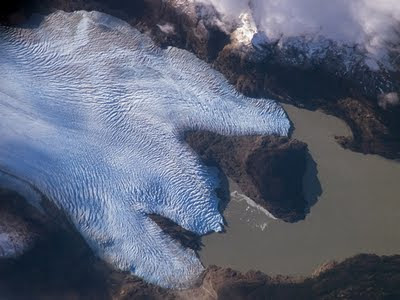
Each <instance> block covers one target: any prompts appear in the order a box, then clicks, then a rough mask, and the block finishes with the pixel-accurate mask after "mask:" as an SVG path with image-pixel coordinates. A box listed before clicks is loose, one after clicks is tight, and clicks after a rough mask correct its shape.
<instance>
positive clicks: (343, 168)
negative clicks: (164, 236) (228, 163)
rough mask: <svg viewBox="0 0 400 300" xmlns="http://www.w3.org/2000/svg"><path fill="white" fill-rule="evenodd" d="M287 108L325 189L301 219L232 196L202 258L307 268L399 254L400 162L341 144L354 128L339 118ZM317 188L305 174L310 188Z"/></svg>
mask: <svg viewBox="0 0 400 300" xmlns="http://www.w3.org/2000/svg"><path fill="white" fill-rule="evenodd" d="M285 109H286V110H287V112H288V114H289V116H290V118H291V120H292V121H293V123H294V126H295V131H294V138H297V139H299V140H302V141H304V142H306V143H307V144H308V146H309V150H310V153H311V155H312V157H313V159H314V160H315V162H316V164H317V166H316V168H317V171H318V178H319V180H320V184H321V188H322V194H321V196H320V197H319V198H318V201H317V203H316V204H315V205H314V206H313V207H312V208H311V212H310V214H309V215H308V216H307V218H306V220H304V221H300V222H298V223H295V224H289V223H285V222H283V221H280V220H273V219H271V218H270V217H268V216H266V215H265V214H263V213H262V212H260V211H259V210H257V209H255V208H253V207H251V206H249V205H248V204H247V203H246V202H245V201H241V200H240V199H241V197H237V196H236V197H233V199H232V201H231V202H230V203H229V205H228V207H227V209H226V211H225V212H224V216H225V218H226V221H227V223H228V226H227V228H226V233H223V234H212V235H208V236H206V237H204V238H203V243H204V245H205V246H204V248H203V250H202V251H201V253H200V257H201V260H202V261H203V263H204V264H206V265H208V264H218V265H221V266H230V267H233V268H235V269H238V270H241V271H248V270H250V269H258V270H261V271H264V272H267V273H269V274H296V275H308V274H310V273H312V271H313V270H314V269H315V268H317V267H318V266H319V265H320V264H322V263H324V262H326V261H329V260H333V259H335V260H341V259H344V258H346V257H349V256H352V255H355V254H358V253H361V252H362V253H377V254H380V255H390V254H396V253H400V232H399V230H398V222H399V217H400V197H399V195H400V184H399V182H398V179H399V178H400V163H398V162H395V161H390V160H387V159H384V158H381V157H379V156H376V155H364V154H360V153H355V152H352V151H349V150H345V149H343V148H342V147H340V146H339V145H338V144H337V143H336V142H335V140H334V136H335V135H349V134H350V130H349V128H348V127H347V126H346V124H345V123H344V122H342V121H341V120H339V119H337V118H335V117H332V116H328V115H326V114H324V113H322V112H319V111H316V112H311V111H307V110H303V109H298V108H295V107H293V106H290V105H286V106H285ZM309 163H310V164H312V162H309ZM315 188H316V187H315V182H309V181H308V179H307V177H306V178H305V189H306V191H308V192H311V193H314V192H315ZM235 189H236V187H234V186H233V187H232V188H231V190H232V191H233V190H235Z"/></svg>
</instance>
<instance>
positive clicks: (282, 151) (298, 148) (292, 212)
mask: <svg viewBox="0 0 400 300" xmlns="http://www.w3.org/2000/svg"><path fill="white" fill-rule="evenodd" d="M185 139H186V141H187V142H188V144H189V145H190V146H191V147H192V148H193V149H194V150H195V151H196V152H197V153H198V154H199V155H200V157H201V158H202V159H203V160H204V161H205V163H206V164H211V165H217V166H218V167H219V168H221V170H222V171H223V172H224V174H225V175H226V176H227V177H229V178H231V179H233V180H234V181H235V182H236V183H237V184H238V186H239V187H240V189H241V190H242V191H243V193H244V194H246V195H247V196H248V197H250V198H251V199H253V200H254V201H255V202H257V203H258V204H259V205H261V206H263V207H265V208H266V209H267V210H268V211H269V212H271V213H272V214H273V215H274V216H276V217H278V218H280V219H282V220H285V221H287V222H295V221H298V220H301V219H304V217H305V214H306V213H307V209H308V202H307V201H306V200H305V198H304V193H303V181H302V180H303V175H304V172H305V170H306V158H307V154H308V150H307V145H306V144H304V143H303V142H300V141H298V140H294V139H289V138H286V137H278V136H240V137H239V136H222V135H218V134H215V133H211V132H188V133H187V134H186V137H185Z"/></svg>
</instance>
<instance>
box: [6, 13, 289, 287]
mask: <svg viewBox="0 0 400 300" xmlns="http://www.w3.org/2000/svg"><path fill="white" fill-rule="evenodd" d="M289 127H290V123H289V120H288V118H287V116H286V114H285V112H284V111H283V109H282V108H281V107H280V106H279V105H278V104H276V103H275V102H274V101H271V100H266V99H259V100H254V99H250V98H246V97H244V96H242V95H239V94H238V93H237V92H235V90H234V89H233V87H232V86H230V85H229V84H228V83H227V81H226V80H225V79H224V78H223V76H222V75H221V74H219V73H218V72H216V71H215V70H213V69H212V68H210V66H209V65H207V64H206V63H204V62H202V61H200V60H199V59H197V58H196V57H195V56H194V55H192V54H190V53H188V52H186V51H184V50H180V49H176V48H168V49H164V50H163V49H160V48H158V47H156V46H155V45H154V44H153V43H152V42H151V40H150V39H149V38H148V37H147V36H146V35H143V34H141V33H139V32H138V31H137V30H135V29H133V28H132V27H130V26H129V25H128V24H127V23H125V22H123V21H121V20H119V19H116V18H114V17H111V16H108V15H105V14H102V13H98V12H84V11H79V12H74V13H65V12H60V11H59V12H55V13H53V14H51V15H49V16H47V17H45V18H44V19H43V21H42V22H41V24H40V25H39V26H37V27H32V28H23V29H15V28H7V27H0V168H1V169H3V170H5V171H6V172H8V173H9V174H13V175H14V176H17V177H19V178H21V179H23V180H24V181H26V182H29V184H31V185H33V186H35V187H36V188H37V189H39V190H40V191H41V192H42V193H44V194H45V195H46V196H47V197H48V198H49V199H51V200H52V201H54V202H55V204H56V205H57V207H59V208H60V209H61V210H63V211H64V212H65V213H66V214H67V215H68V217H69V218H70V220H71V221H72V223H73V224H74V225H75V226H76V228H77V230H78V231H79V232H80V233H81V234H82V236H83V237H84V238H85V239H86V241H87V242H88V244H89V246H90V247H91V248H92V249H93V250H94V251H95V253H96V254H97V255H99V256H100V257H101V258H103V259H105V260H107V261H109V262H111V263H113V264H114V265H115V266H116V267H118V268H120V269H122V270H129V271H131V272H132V273H133V274H135V275H137V276H140V277H142V278H144V279H145V280H147V281H149V282H151V283H155V284H159V285H161V286H164V287H177V288H183V287H187V286H189V285H190V284H191V283H192V282H193V281H194V280H195V279H196V278H197V277H198V275H199V274H200V273H201V272H202V270H203V267H202V265H201V263H200V262H199V260H198V258H197V257H196V255H195V253H194V252H193V251H192V250H188V249H184V248H182V247H181V246H180V245H179V244H178V243H176V242H175V241H173V240H172V239H171V238H170V237H169V236H167V235H165V234H164V233H163V232H162V231H161V229H160V228H159V227H158V226H157V225H156V224H155V223H153V222H152V221H151V219H149V218H148V217H147V215H148V214H149V213H156V214H160V215H163V216H165V217H167V218H169V219H171V220H173V221H174V222H176V223H177V224H179V225H181V226H182V227H184V228H185V229H188V230H191V231H193V232H195V233H197V234H205V233H207V232H210V231H219V230H221V228H222V226H223V219H222V216H221V215H220V213H219V211H218V199H217V197H216V194H215V192H214V190H215V188H216V187H217V185H218V182H217V179H216V176H213V174H212V172H211V171H210V170H209V169H207V167H206V166H204V165H202V163H201V162H200V161H199V159H198V158H197V156H196V155H195V153H194V152H193V151H192V150H191V149H190V148H189V147H188V146H187V145H186V144H185V142H184V141H183V133H184V131H186V130H197V129H202V130H210V131H214V132H218V133H220V134H226V135H245V134H280V135H286V134H287V133H288V130H289ZM0 178H1V176H0Z"/></svg>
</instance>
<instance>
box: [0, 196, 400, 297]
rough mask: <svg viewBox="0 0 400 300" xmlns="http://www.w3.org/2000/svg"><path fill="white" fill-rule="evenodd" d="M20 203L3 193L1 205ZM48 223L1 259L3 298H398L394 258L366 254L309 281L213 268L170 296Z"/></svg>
mask: <svg viewBox="0 0 400 300" xmlns="http://www.w3.org/2000/svg"><path fill="white" fill-rule="evenodd" d="M18 197H19V196H18V195H17V194H15V193H13V192H10V191H6V190H1V201H2V202H3V201H8V200H12V199H16V198H18ZM12 207H13V206H10V207H9V208H3V210H2V212H4V211H8V212H10V211H11V210H12ZM14 208H15V206H14ZM24 222H26V224H28V222H32V221H29V220H24ZM47 224H48V225H49V224H50V223H47ZM51 224H52V227H51V230H50V231H43V228H42V229H41V230H39V231H37V232H38V233H40V236H41V238H40V239H39V240H37V241H36V243H35V245H34V246H33V247H32V248H31V249H30V250H29V251H27V252H25V253H24V254H23V255H22V256H21V257H19V258H18V259H14V258H8V259H4V258H3V259H0V292H1V296H2V299H9V300H13V299H85V300H86V299H307V300H310V299H363V300H365V299H398V298H399V297H400V290H399V286H400V275H399V274H400V256H398V255H397V256H388V257H385V256H382V257H379V256H376V255H366V254H364V255H358V256H355V257H352V258H349V259H347V260H345V261H343V262H340V263H336V262H329V263H326V264H324V265H322V266H321V267H320V268H319V269H318V270H316V271H315V272H314V274H313V275H312V276H310V277H307V278H296V277H287V276H276V277H270V276H268V275H265V274H263V273H261V272H256V271H251V272H247V273H240V272H237V271H234V270H231V269H226V268H221V267H217V266H211V267H208V268H207V269H206V270H205V271H204V273H203V275H202V278H200V280H199V282H198V284H197V285H196V286H195V287H193V288H192V289H188V290H168V289H163V288H160V287H157V286H154V285H151V284H148V283H146V282H144V281H143V280H141V279H139V278H137V277H134V276H131V275H129V274H126V273H123V272H119V271H116V270H114V269H112V268H111V267H110V266H108V265H107V264H105V263H104V262H102V261H100V260H99V259H97V258H96V257H95V256H94V255H93V254H92V252H91V251H90V249H89V247H88V246H87V245H86V244H85V242H84V241H83V239H82V238H81V237H80V235H79V234H77V232H75V231H74V230H72V229H71V228H66V227H60V226H58V225H56V223H54V222H52V223H51ZM47 228H49V227H47ZM170 228H171V227H170ZM171 235H172V236H173V234H171Z"/></svg>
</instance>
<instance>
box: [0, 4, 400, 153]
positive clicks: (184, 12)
mask: <svg viewBox="0 0 400 300" xmlns="http://www.w3.org/2000/svg"><path fill="white" fill-rule="evenodd" d="M2 5H4V8H2V10H1V11H2V12H3V13H2V16H0V19H1V20H2V22H3V23H8V24H10V23H11V24H13V23H14V24H15V23H21V22H22V21H23V20H25V19H26V18H27V17H28V16H30V15H31V13H32V12H38V13H44V14H46V13H48V12H50V11H52V10H54V9H62V10H66V11H73V10H79V9H85V10H99V11H102V12H106V13H109V14H112V15H115V16H117V17H119V18H122V19H124V20H126V21H128V22H129V23H130V24H132V25H133V26H135V27H136V28H139V29H140V30H142V31H145V32H148V33H149V34H150V35H151V36H152V38H153V39H154V40H155V41H156V42H157V43H158V44H159V45H161V46H163V47H165V46H170V45H172V46H177V47H181V48H185V49H188V50H190V51H192V52H194V53H195V54H196V55H197V56H199V57H200V58H202V59H204V60H206V61H208V62H210V63H212V64H213V65H214V67H215V68H217V69H218V70H219V71H220V72H222V73H223V74H224V75H225V76H226V77H227V78H228V80H229V81H230V82H231V83H232V84H234V85H235V86H236V87H237V89H238V90H239V91H240V92H243V93H244V94H246V95H249V96H267V97H274V98H276V99H279V100H281V101H283V102H288V103H291V104H294V105H297V106H300V107H306V108H308V109H322V110H324V111H325V112H327V113H329V114H333V115H335V116H337V117H339V118H341V119H343V120H344V121H346V122H347V124H348V125H349V126H350V128H351V129H352V131H353V137H339V139H338V141H339V142H340V143H341V144H342V145H343V146H345V147H348V148H350V149H352V150H354V151H359V152H363V153H373V154H379V155H382V156H384V157H387V158H392V159H395V158H399V157H400V142H399V141H400V133H399V132H400V121H399V120H400V118H398V116H399V114H400V106H399V103H400V102H399V94H398V93H399V91H400V73H399V64H400V60H399V56H398V48H399V47H394V49H397V50H395V51H393V52H391V53H390V55H389V56H390V57H389V61H390V65H391V66H390V67H388V66H386V65H384V64H382V63H380V62H377V61H373V60H370V59H368V58H367V57H365V53H363V51H362V50H360V49H358V48H356V47H352V46H341V45H337V44H336V43H335V42H332V41H330V40H326V39H323V38H321V37H319V38H315V39H311V40H310V39H307V38H302V37H300V38H297V39H296V38H292V39H282V40H279V41H268V40H266V39H265V38H264V37H263V36H262V32H261V33H259V34H258V35H256V36H255V38H253V40H252V41H249V42H248V43H247V44H246V43H239V42H238V38H237V35H240V34H243V33H242V32H240V30H238V31H239V32H235V27H234V26H233V27H232V28H229V29H225V30H221V29H220V28H219V27H218V26H217V25H216V24H218V22H217V21H218V17H219V16H218V13H217V12H216V11H215V10H214V9H213V8H212V7H210V6H206V5H199V4H196V3H195V2H193V1H188V0H185V1H182V0H181V1H178V0H168V1H161V0H141V1H134V2H130V1H108V0H97V1H96V0H90V1H82V0H74V1H67V0H46V1H36V0H20V1H18V2H13V3H12V5H11V6H9V5H7V3H5V4H2ZM239 25H240V24H239ZM239 25H238V24H237V26H239ZM242 25H243V24H242ZM243 26H246V24H244V25H243ZM243 26H242V27H243ZM361 112H362V113H363V116H364V117H365V118H364V119H363V122H360V117H359V116H360V113H361Z"/></svg>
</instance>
